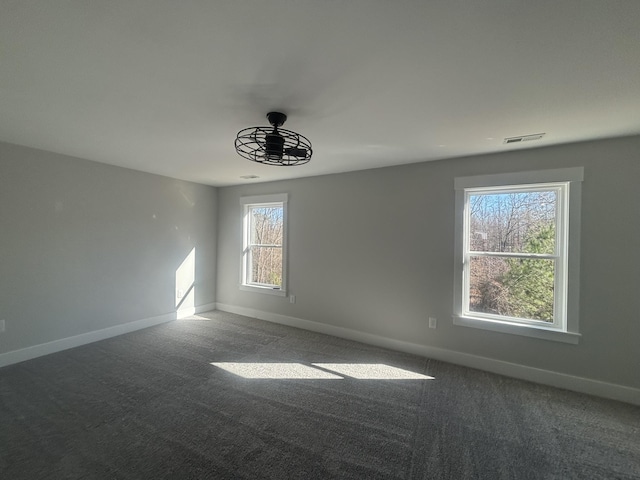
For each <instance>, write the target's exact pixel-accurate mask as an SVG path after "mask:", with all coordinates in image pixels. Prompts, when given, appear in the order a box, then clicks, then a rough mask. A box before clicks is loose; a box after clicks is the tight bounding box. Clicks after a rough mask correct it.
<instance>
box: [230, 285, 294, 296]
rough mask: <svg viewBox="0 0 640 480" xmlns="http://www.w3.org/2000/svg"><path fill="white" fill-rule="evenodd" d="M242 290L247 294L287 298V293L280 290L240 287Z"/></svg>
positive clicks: (248, 286) (250, 286)
mask: <svg viewBox="0 0 640 480" xmlns="http://www.w3.org/2000/svg"><path fill="white" fill-rule="evenodd" d="M240 290H243V291H245V292H254V293H264V294H267V295H275V296H277V297H286V296H287V292H286V291H285V290H282V289H280V288H273V287H261V286H257V285H240Z"/></svg>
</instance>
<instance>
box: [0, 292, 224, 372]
mask: <svg viewBox="0 0 640 480" xmlns="http://www.w3.org/2000/svg"><path fill="white" fill-rule="evenodd" d="M215 308H216V304H215V303H208V304H206V305H200V306H198V307H195V308H194V309H193V310H194V312H193V313H202V312H208V311H210V310H215ZM183 313H184V312H183ZM176 318H177V313H176V312H172V313H166V314H164V315H159V316H157V317H149V318H143V319H140V320H136V321H133V322H129V323H123V324H121V325H115V326H113V327H108V328H103V329H101V330H94V331H93V332H87V333H82V334H80V335H74V336H73V337H67V338H61V339H59V340H53V341H51V342H47V343H41V344H39V345H33V346H31V347H26V348H21V349H20V350H12V351H10V352H6V353H1V354H0V367H4V366H7V365H12V364H14V363H19V362H24V361H25V360H31V359H32V358H37V357H42V356H43V355H49V354H50V353H56V352H60V351H62V350H67V349H69V348H74V347H79V346H81V345H86V344H88V343H93V342H98V341H100V340H105V339H107V338H111V337H116V336H118V335H122V334H125V333H129V332H135V331H136V330H142V329H143V328H148V327H153V326H155V325H160V324H161V323H166V322H170V321H172V320H175V319H176Z"/></svg>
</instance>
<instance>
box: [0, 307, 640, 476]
mask: <svg viewBox="0 0 640 480" xmlns="http://www.w3.org/2000/svg"><path fill="white" fill-rule="evenodd" d="M230 362H231V363H235V365H229V363H230ZM212 363H217V364H218V365H217V366H216V365H212ZM274 364H287V365H274ZM291 364H296V365H291ZM314 364H322V365H314ZM370 365H376V366H375V367H369V366H370ZM223 367H224V368H223ZM391 367H393V368H391ZM234 368H235V369H237V368H240V369H242V370H241V371H239V372H238V371H236V373H241V374H242V375H244V377H243V376H240V375H238V374H236V373H231V372H230V371H228V369H234ZM345 369H347V370H345ZM287 375H288V376H293V377H296V378H245V377H246V376H254V377H270V376H271V377H273V376H287ZM316 376H318V377H328V378H314V377H316ZM406 376H417V377H419V378H414V379H411V378H409V379H407V378H403V377H406ZM421 376H430V377H433V378H432V379H428V378H421ZM300 377H301V378H300ZM371 377H382V378H371ZM399 377H400V378H399ZM0 478H1V479H3V480H4V479H7V480H8V479H29V480H36V479H49V478H50V479H94V478H95V479H103V478H105V479H107V478H108V479H111V478H113V479H164V478H170V479H236V478H237V479H243V478H246V479H253V478H264V479H331V478H344V479H466V478H476V479H492V480H495V479H572V478H580V479H583V478H584V479H607V480H609V479H640V408H638V407H634V406H631V405H626V404H623V403H618V402H614V401H608V400H603V399H599V398H595V397H590V396H586V395H581V394H577V393H572V392H568V391H564V390H559V389H554V388H550V387H544V386H540V385H536V384H532V383H527V382H523V381H519V380H514V379H510V378H506V377H502V376H498V375H493V374H489V373H485V372H482V371H479V370H473V369H469V368H463V367H457V366H454V365H450V364H447V363H442V362H437V361H434V360H427V359H424V358H421V357H416V356H412V355H407V354H402V353H398V352H393V351H388V350H384V349H381V348H376V347H370V346H367V345H362V344H359V343H356V342H350V341H346V340H342V339H338V338H334V337H329V336H325V335H320V334H316V333H311V332H306V331H302V330H298V329H293V328H288V327H283V326H279V325H274V324H269V323H266V322H261V321H258V320H253V319H249V318H246V317H241V316H237V315H231V314H225V313H221V312H211V313H208V314H203V315H201V316H199V317H193V318H190V319H185V320H179V321H175V322H171V323H169V324H164V325H160V326H157V327H153V328H149V329H146V330H141V331H138V332H134V333H131V334H127V335H123V336H120V337H116V338H112V339H109V340H105V341H102V342H98V343H94V344H92V345H87V346H83V347H79V348H75V349H72V350H67V351H64V352H60V353H57V354H54V355H49V356H47V357H41V358H38V359H35V360H31V361H28V362H24V363H21V364H17V365H12V366H9V367H5V368H3V369H0Z"/></svg>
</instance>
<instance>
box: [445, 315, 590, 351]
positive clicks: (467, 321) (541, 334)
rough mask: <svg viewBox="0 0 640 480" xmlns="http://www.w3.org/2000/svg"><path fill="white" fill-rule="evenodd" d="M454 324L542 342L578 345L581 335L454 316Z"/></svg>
mask: <svg viewBox="0 0 640 480" xmlns="http://www.w3.org/2000/svg"><path fill="white" fill-rule="evenodd" d="M453 324H454V325H460V326H462V327H471V328H479V329H481V330H489V331H492V332H500V333H508V334H511V335H522V336H525V337H533V338H540V339H542V340H551V341H554V342H563V343H572V344H574V345H577V344H578V341H579V340H580V334H579V333H574V332H562V331H560V330H551V329H548V328H544V327H538V326H532V325H517V324H514V323H506V322H500V321H494V320H484V319H482V320H481V319H478V318H473V317H461V316H457V315H456V316H454V317H453Z"/></svg>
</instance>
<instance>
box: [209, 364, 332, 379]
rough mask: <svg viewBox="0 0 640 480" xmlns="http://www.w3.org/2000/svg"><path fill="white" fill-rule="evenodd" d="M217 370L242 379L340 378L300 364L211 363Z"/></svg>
mask: <svg viewBox="0 0 640 480" xmlns="http://www.w3.org/2000/svg"><path fill="white" fill-rule="evenodd" d="M211 365H214V366H216V367H218V368H222V369H223V370H226V371H227V372H230V373H233V374H234V375H238V376H239V377H242V378H254V379H255V378H265V379H299V380H302V379H304V380H309V379H338V380H341V379H342V377H339V376H338V375H334V374H332V373H329V372H325V371H322V370H319V369H317V368H313V367H308V366H307V365H302V364H301V363H264V362H258V363H234V362H213V363H211Z"/></svg>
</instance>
